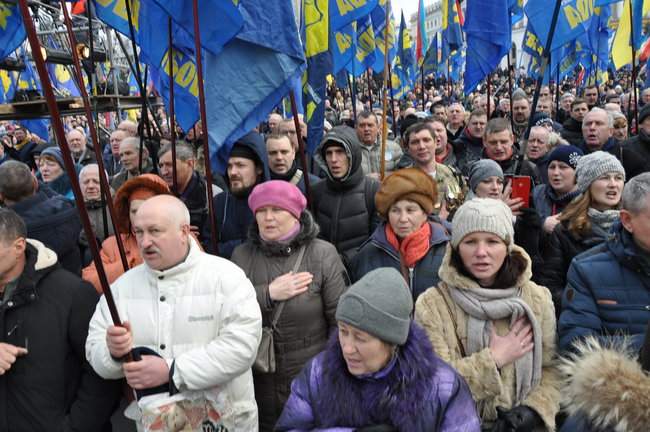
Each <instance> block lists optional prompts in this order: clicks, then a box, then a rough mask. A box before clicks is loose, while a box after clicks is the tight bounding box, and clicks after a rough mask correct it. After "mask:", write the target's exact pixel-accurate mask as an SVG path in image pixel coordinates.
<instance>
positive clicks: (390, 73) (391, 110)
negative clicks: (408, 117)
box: [388, 63, 398, 139]
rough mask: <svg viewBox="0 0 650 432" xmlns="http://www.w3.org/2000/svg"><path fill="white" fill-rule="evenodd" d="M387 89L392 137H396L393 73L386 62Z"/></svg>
mask: <svg viewBox="0 0 650 432" xmlns="http://www.w3.org/2000/svg"><path fill="white" fill-rule="evenodd" d="M388 76H389V77H390V78H389V79H388V89H389V90H390V107H391V108H390V115H391V118H392V119H393V137H395V139H397V132H398V131H397V121H396V119H395V99H394V98H393V74H392V72H391V69H390V63H389V64H388Z"/></svg>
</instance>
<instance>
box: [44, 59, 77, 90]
mask: <svg viewBox="0 0 650 432" xmlns="http://www.w3.org/2000/svg"><path fill="white" fill-rule="evenodd" d="M47 71H48V73H49V75H50V80H51V81H52V85H53V86H54V87H55V88H56V89H58V90H60V91H61V92H62V93H64V94H65V95H66V96H71V97H79V96H81V92H80V91H79V88H78V87H77V83H76V82H75V81H74V79H73V78H72V73H71V72H70V70H69V69H68V68H67V67H65V66H64V65H62V64H53V63H47Z"/></svg>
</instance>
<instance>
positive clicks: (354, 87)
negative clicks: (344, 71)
mask: <svg viewBox="0 0 650 432" xmlns="http://www.w3.org/2000/svg"><path fill="white" fill-rule="evenodd" d="M352 70H353V71H354V66H352ZM352 113H353V114H354V123H355V124H356V123H357V79H356V78H355V76H354V73H353V74H352Z"/></svg>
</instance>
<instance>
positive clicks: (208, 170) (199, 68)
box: [192, 0, 297, 254]
mask: <svg viewBox="0 0 650 432" xmlns="http://www.w3.org/2000/svg"><path fill="white" fill-rule="evenodd" d="M192 10H193V12H194V51H195V54H196V73H197V77H198V80H199V107H200V109H201V130H202V132H203V157H204V158H205V180H206V183H207V185H206V188H207V189H208V191H207V192H208V217H209V218H210V240H211V242H212V247H213V250H214V253H215V254H219V249H218V248H219V245H218V244H217V221H216V219H215V214H214V204H213V202H212V166H211V165H210V149H209V148H208V142H209V139H208V121H207V117H208V115H207V110H206V108H205V89H204V88H203V63H202V60H201V58H202V56H201V34H200V33H199V1H198V0H192ZM296 132H297V131H296Z"/></svg>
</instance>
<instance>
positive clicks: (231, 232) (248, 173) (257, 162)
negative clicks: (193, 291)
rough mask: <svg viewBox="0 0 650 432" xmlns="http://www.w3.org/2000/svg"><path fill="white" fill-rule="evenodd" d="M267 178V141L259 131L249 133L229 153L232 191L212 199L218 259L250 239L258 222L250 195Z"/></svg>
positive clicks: (207, 235)
mask: <svg viewBox="0 0 650 432" xmlns="http://www.w3.org/2000/svg"><path fill="white" fill-rule="evenodd" d="M268 179H269V168H268V166H267V159H266V148H265V146H264V139H262V136H261V135H260V134H258V133H256V132H249V133H248V134H246V135H244V136H243V137H241V138H240V139H239V141H237V142H236V143H235V145H234V146H233V148H232V150H231V151H230V156H229V157H228V170H227V172H226V181H227V182H228V187H229V190H228V191H225V192H221V193H220V194H219V195H217V196H216V197H214V198H213V204H214V217H215V219H216V221H215V222H216V226H217V239H218V248H219V256H222V257H224V258H228V259H230V256H231V255H232V252H233V250H234V249H235V247H237V246H238V245H240V244H241V243H243V242H244V241H245V240H246V238H247V237H248V228H249V227H250V225H251V224H252V223H254V222H255V215H254V214H253V212H252V211H251V209H250V208H249V207H248V195H250V193H251V191H252V190H253V188H254V187H255V186H256V185H257V184H259V183H262V182H264V181H266V180H268ZM209 225H210V224H206V225H205V228H204V230H203V238H204V239H206V240H207V239H209V238H210V231H209V229H210V226H209ZM210 249H211V248H210V247H208V250H210Z"/></svg>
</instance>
